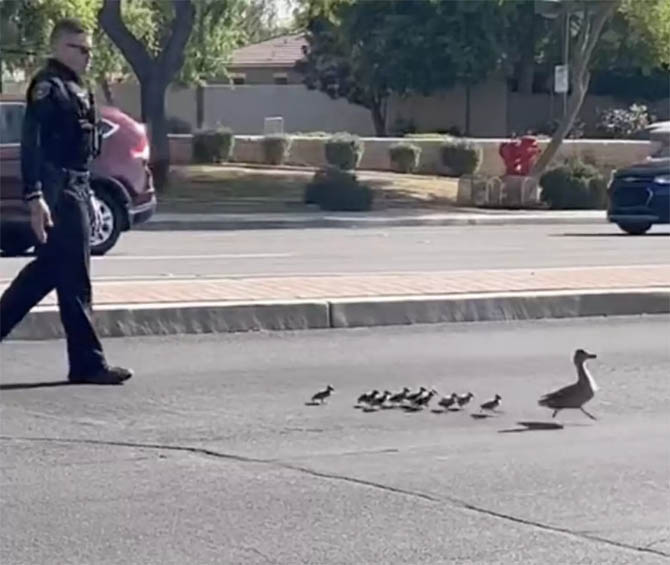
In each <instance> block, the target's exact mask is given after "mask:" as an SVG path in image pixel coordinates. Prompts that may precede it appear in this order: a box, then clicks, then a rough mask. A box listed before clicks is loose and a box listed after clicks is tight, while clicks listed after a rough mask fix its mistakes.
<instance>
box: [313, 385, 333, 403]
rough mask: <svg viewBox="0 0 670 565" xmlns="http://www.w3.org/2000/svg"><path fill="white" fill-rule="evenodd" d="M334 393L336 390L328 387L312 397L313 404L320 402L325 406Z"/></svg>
mask: <svg viewBox="0 0 670 565" xmlns="http://www.w3.org/2000/svg"><path fill="white" fill-rule="evenodd" d="M334 391H335V389H334V388H333V387H332V386H330V385H328V386H327V387H326V388H325V389H324V390H321V391H319V392H317V393H316V394H315V395H314V396H312V402H316V401H319V402H320V403H321V404H323V403H324V401H325V400H326V398H328V397H329V396H330V395H331V393H332V392H334Z"/></svg>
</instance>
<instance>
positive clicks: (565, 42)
mask: <svg viewBox="0 0 670 565" xmlns="http://www.w3.org/2000/svg"><path fill="white" fill-rule="evenodd" d="M564 33H565V34H564V37H563V64H564V65H566V66H567V65H568V59H569V56H570V8H569V7H568V6H567V3H566V5H565V30H564ZM567 69H568V73H567V74H568V88H567V89H566V91H565V92H564V93H563V117H565V114H567V113H568V92H567V91H568V90H570V67H567Z"/></svg>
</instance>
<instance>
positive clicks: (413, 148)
mask: <svg viewBox="0 0 670 565" xmlns="http://www.w3.org/2000/svg"><path fill="white" fill-rule="evenodd" d="M389 157H390V159H391V164H392V165H393V169H394V170H396V171H398V172H401V173H413V172H414V171H416V170H417V168H418V167H419V158H420V157H421V148H420V147H419V146H418V145H414V144H412V143H395V144H393V145H391V147H389Z"/></svg>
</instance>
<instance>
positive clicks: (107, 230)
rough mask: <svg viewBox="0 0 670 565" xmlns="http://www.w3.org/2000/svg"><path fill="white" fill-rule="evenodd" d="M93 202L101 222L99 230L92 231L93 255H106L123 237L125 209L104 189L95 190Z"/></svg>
mask: <svg viewBox="0 0 670 565" xmlns="http://www.w3.org/2000/svg"><path fill="white" fill-rule="evenodd" d="M93 202H94V205H95V207H96V208H97V210H98V215H99V220H100V221H99V222H98V227H97V229H96V230H95V231H93V230H91V240H90V241H91V254H92V255H104V254H105V253H107V252H108V251H109V250H110V249H111V248H112V247H114V245H116V242H117V241H118V239H119V236H120V235H121V225H122V221H123V209H122V208H121V205H120V204H119V203H118V202H117V201H116V200H115V199H114V197H113V196H112V195H111V194H110V193H109V191H107V190H105V189H104V188H95V189H94V197H93Z"/></svg>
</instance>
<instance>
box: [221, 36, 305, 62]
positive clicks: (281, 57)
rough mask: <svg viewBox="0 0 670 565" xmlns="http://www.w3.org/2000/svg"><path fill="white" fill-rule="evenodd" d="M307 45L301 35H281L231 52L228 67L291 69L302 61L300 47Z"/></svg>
mask: <svg viewBox="0 0 670 565" xmlns="http://www.w3.org/2000/svg"><path fill="white" fill-rule="evenodd" d="M303 45H307V41H306V40H305V38H304V36H303V35H302V34H297V35H282V36H281V37H275V38H274V39H268V40H267V41H262V42H261V43H255V44H253V45H247V46H245V47H240V48H239V49H236V50H235V51H233V55H232V58H231V62H230V63H229V64H228V66H229V67H292V66H293V65H294V64H295V62H296V61H298V60H299V59H302V57H303V54H302V46H303Z"/></svg>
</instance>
